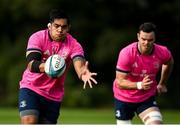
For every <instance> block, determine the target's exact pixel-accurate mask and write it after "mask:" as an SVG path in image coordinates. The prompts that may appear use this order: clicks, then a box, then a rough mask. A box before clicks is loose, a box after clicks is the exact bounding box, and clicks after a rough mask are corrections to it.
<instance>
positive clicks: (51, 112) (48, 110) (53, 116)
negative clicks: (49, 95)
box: [39, 98, 61, 124]
mask: <svg viewBox="0 0 180 125" xmlns="http://www.w3.org/2000/svg"><path fill="white" fill-rule="evenodd" d="M42 105H43V107H41V113H40V116H39V123H41V124H56V123H57V120H58V117H59V115H60V107H61V102H57V101H52V100H48V99H45V98H44V100H43V102H42Z"/></svg>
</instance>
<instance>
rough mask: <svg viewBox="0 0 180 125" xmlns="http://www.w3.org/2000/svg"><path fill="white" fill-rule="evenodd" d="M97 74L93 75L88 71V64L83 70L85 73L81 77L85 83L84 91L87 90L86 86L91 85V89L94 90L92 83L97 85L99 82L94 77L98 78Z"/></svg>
mask: <svg viewBox="0 0 180 125" xmlns="http://www.w3.org/2000/svg"><path fill="white" fill-rule="evenodd" d="M96 75H97V73H92V72H90V71H89V69H88V62H87V61H86V63H85V68H84V70H83V73H82V75H81V79H82V81H83V82H84V85H83V89H85V88H86V84H89V87H90V88H92V83H94V84H97V81H96V80H95V79H94V78H93V76H96Z"/></svg>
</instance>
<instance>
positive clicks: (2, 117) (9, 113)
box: [0, 108, 180, 124]
mask: <svg viewBox="0 0 180 125" xmlns="http://www.w3.org/2000/svg"><path fill="white" fill-rule="evenodd" d="M161 112H162V115H163V120H164V123H165V124H180V110H161ZM19 123H20V120H19V112H18V109H16V108H0V124H19ZM133 123H134V124H142V123H141V121H140V120H139V119H138V118H137V117H135V118H134V119H133ZM58 124H115V118H114V109H110V108H108V109H70V108H62V109H61V114H60V118H59V119H58Z"/></svg>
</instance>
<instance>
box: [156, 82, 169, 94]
mask: <svg viewBox="0 0 180 125" xmlns="http://www.w3.org/2000/svg"><path fill="white" fill-rule="evenodd" d="M157 92H158V93H159V94H162V93H166V92H167V87H166V85H164V84H158V85H157Z"/></svg>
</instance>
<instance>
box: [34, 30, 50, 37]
mask: <svg viewBox="0 0 180 125" xmlns="http://www.w3.org/2000/svg"><path fill="white" fill-rule="evenodd" d="M46 35H48V30H38V31H35V32H34V33H32V34H31V36H30V37H44V36H46Z"/></svg>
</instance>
